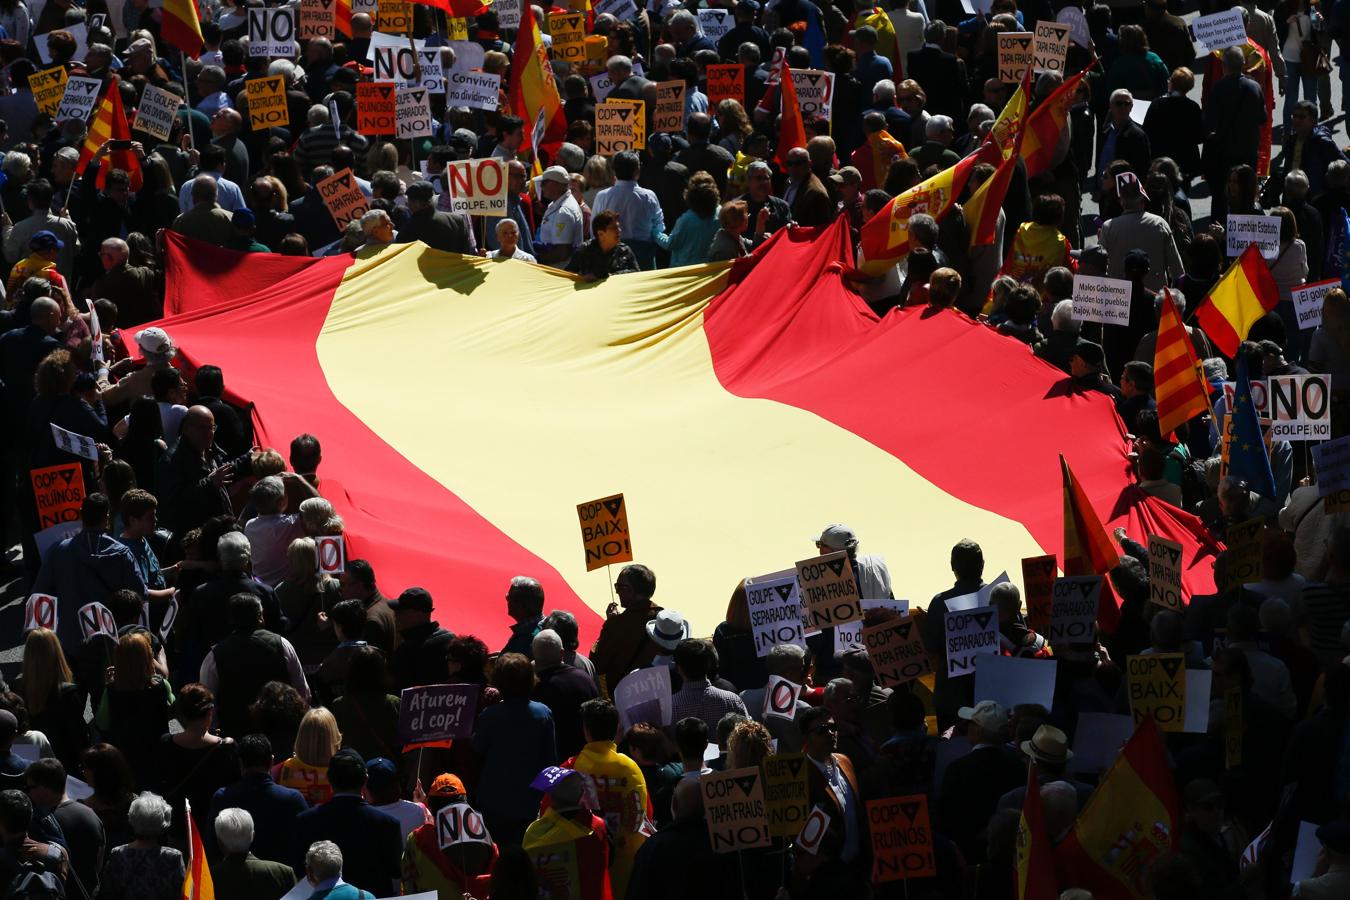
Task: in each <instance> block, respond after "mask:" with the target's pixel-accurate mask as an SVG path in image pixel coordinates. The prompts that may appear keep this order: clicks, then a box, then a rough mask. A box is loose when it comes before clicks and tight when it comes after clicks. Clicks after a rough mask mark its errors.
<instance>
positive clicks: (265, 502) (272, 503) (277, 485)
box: [248, 475, 286, 516]
mask: <svg viewBox="0 0 1350 900" xmlns="http://www.w3.org/2000/svg"><path fill="white" fill-rule="evenodd" d="M248 496H249V499H250V500H252V501H253V505H254V506H256V507H257V508H258V513H259V514H260V515H264V516H266V515H271V514H272V513H275V512H276V511H277V509H278V508H280V506H281V502H282V501H283V500H285V499H286V485H284V484H283V483H282V481H281V479H280V478H278V477H277V476H275V475H268V476H267V477H266V478H259V479H258V481H257V483H256V484H254V485H253V487H251V488H249V492H248Z"/></svg>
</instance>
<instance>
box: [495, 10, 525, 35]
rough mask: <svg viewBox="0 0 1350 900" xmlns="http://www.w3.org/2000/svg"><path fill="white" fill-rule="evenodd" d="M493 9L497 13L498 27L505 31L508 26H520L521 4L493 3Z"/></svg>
mask: <svg viewBox="0 0 1350 900" xmlns="http://www.w3.org/2000/svg"><path fill="white" fill-rule="evenodd" d="M492 11H493V12H494V13H496V14H497V27H499V28H501V29H502V30H503V31H505V30H506V29H508V28H519V27H520V4H518V3H500V4H493V7H492Z"/></svg>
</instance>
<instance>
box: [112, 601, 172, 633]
mask: <svg viewBox="0 0 1350 900" xmlns="http://www.w3.org/2000/svg"><path fill="white" fill-rule="evenodd" d="M150 621H151V620H150V601H149V600H146V601H144V602H143V603H141V619H140V625H141V627H142V628H146V629H148V628H150V627H151V625H150ZM177 621H178V598H177V597H170V598H169V602H168V604H167V605H166V606H165V608H164V618H162V619H160V620H159V637H160V640H165V641H167V640H168V639H169V633H170V632H171V631H173V623H174V622H177ZM113 637H114V638H115V637H117V635H115V634H114V635H113Z"/></svg>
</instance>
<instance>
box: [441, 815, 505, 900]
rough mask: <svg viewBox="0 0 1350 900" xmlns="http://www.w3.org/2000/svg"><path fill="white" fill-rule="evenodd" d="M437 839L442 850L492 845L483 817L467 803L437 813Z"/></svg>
mask: <svg viewBox="0 0 1350 900" xmlns="http://www.w3.org/2000/svg"><path fill="white" fill-rule="evenodd" d="M436 839H437V841H438V843H439V844H440V846H441V849H442V850H446V849H448V848H450V847H454V846H456V845H458V844H487V845H488V846H491V845H492V835H490V834H488V830H487V825H485V824H484V823H483V817H482V816H481V815H479V814H478V810H476V809H474V808H473V807H471V806H469V804H467V803H451V804H450V805H449V806H446V807H442V809H441V810H440V812H438V813H436ZM433 896H434V895H433Z"/></svg>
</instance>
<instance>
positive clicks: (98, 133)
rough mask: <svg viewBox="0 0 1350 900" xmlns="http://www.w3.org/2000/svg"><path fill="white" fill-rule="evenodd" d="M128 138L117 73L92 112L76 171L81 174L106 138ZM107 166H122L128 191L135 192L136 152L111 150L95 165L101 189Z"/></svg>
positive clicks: (137, 175)
mask: <svg viewBox="0 0 1350 900" xmlns="http://www.w3.org/2000/svg"><path fill="white" fill-rule="evenodd" d="M129 140H131V127H130V126H129V125H127V117H126V113H124V112H123V111H122V92H121V91H120V90H118V87H117V76H116V75H114V76H113V78H112V83H111V84H109V85H108V92H107V93H106V94H104V95H103V101H102V102H101V103H99V105H98V111H97V112H96V113H94V121H93V122H92V123H91V124H90V125H89V133H88V134H86V135H85V138H84V146H83V147H81V148H80V159H79V162H77V163H76V164H75V174H76V175H83V174H84V170H85V169H87V168H88V167H89V161H90V160H92V159H93V158H94V154H95V153H97V152H98V148H99V147H102V146H103V144H104V142H105V141H129ZM109 169H123V170H125V171H126V173H127V175H128V176H130V179H131V191H132V193H135V192H136V191H139V190H140V189H141V163H140V160H138V159H137V158H136V154H135V152H133V151H131V150H110V151H109V152H108V154H107V156H106V157H105V158H104V159H103V162H102V164H101V165H100V166H99V167H98V179H97V182H98V187H99V189H100V190H102V189H103V187H104V186H105V184H106V182H107V178H108V170H109Z"/></svg>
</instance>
